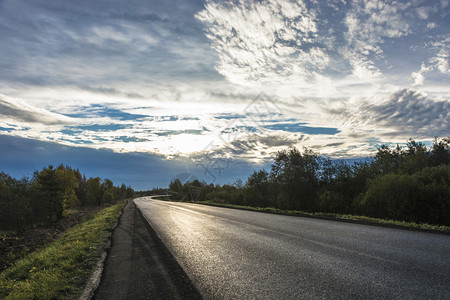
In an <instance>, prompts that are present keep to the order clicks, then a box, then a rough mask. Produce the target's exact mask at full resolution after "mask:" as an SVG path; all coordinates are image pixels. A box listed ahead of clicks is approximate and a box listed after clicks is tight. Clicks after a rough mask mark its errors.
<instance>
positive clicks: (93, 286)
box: [78, 199, 134, 300]
mask: <svg viewBox="0 0 450 300" xmlns="http://www.w3.org/2000/svg"><path fill="white" fill-rule="evenodd" d="M130 201H133V199H130V200H128V201H127V203H126V204H125V205H124V206H123V207H122V210H121V211H120V216H119V217H118V218H117V221H116V223H114V225H113V226H112V228H111V230H110V231H109V233H108V236H107V237H106V239H107V242H106V245H104V246H103V247H102V249H101V251H100V257H99V258H98V259H97V262H96V264H95V268H94V270H93V271H92V273H91V276H90V277H89V279H88V280H87V282H86V284H85V286H84V289H83V293H82V294H81V296H80V297H79V298H78V299H79V300H89V299H91V298H92V297H93V296H94V294H95V292H96V291H97V289H98V287H99V286H100V281H101V279H102V274H103V267H104V265H105V260H106V257H107V256H108V252H109V250H110V249H111V237H112V235H113V232H114V230H115V229H116V228H117V226H118V225H119V223H120V218H121V217H122V215H123V211H124V209H125V207H126V206H127V205H128V204H129V202H130ZM133 205H134V203H133Z"/></svg>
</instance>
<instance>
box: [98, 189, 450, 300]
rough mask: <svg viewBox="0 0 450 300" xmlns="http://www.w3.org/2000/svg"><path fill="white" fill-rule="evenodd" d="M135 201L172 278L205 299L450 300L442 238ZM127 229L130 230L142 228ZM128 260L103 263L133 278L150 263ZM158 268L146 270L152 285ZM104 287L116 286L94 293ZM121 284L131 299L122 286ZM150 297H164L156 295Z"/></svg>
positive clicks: (449, 241) (449, 268) (448, 243)
mask: <svg viewBox="0 0 450 300" xmlns="http://www.w3.org/2000/svg"><path fill="white" fill-rule="evenodd" d="M134 202H135V203H136V205H137V207H138V208H139V210H140V211H141V212H142V214H143V216H144V217H145V219H146V220H147V221H148V223H149V224H150V226H151V228H153V230H154V232H156V234H157V237H159V238H158V241H159V242H161V241H162V242H163V243H164V245H162V246H164V247H167V249H168V250H169V251H170V254H171V255H172V256H173V258H175V260H176V262H177V263H178V265H179V266H181V268H182V269H183V272H181V273H180V274H185V275H187V276H188V277H189V279H190V281H189V282H192V283H193V285H194V286H195V287H196V289H197V290H198V291H199V293H200V294H201V296H203V298H205V299H450V236H449V235H443V234H435V233H428V232H418V231H409V230H403V229H393V228H383V227H376V226H369V225H361V224H351V223H343V222H336V221H330V220H320V219H312V218H304V217H293V216H283V215H273V214H264V213H258V212H251V211H243V210H235V209H227V208H219V207H210V206H204V205H196V204H188V203H172V202H167V201H157V200H152V199H151V198H149V197H146V198H145V197H144V198H139V199H135V200H134ZM141 221H142V218H141ZM134 226H135V231H139V230H141V229H138V228H137V227H139V228H140V227H141V226H142V227H145V225H141V224H135V225H134ZM137 239H138V241H134V242H133V243H134V244H139V243H141V244H143V245H141V248H142V251H149V252H152V251H154V248H153V246H151V245H146V243H147V241H146V240H142V241H140V240H139V238H137ZM113 241H114V237H113ZM160 246H161V245H160ZM164 247H163V248H164ZM157 248H158V247H157ZM113 249H114V245H113ZM167 249H166V250H167ZM166 254H167V253H166ZM136 255H137V256H139V255H141V256H144V257H147V256H148V257H149V258H146V259H144V257H143V258H142V259H140V258H136V257H133V256H136ZM130 256H131V257H129V259H130V260H131V267H130V266H129V264H130V263H129V262H127V261H119V262H117V263H116V262H111V261H110V262H109V264H110V268H111V267H112V268H114V269H117V268H118V266H119V265H118V264H124V268H123V270H125V271H124V273H123V277H124V278H127V276H134V277H133V278H136V276H135V275H134V274H133V273H134V272H142V271H140V270H141V269H144V271H143V272H144V273H145V272H147V271H148V269H149V268H151V267H150V266H152V265H158V264H159V262H158V257H153V254H148V253H147V254H145V255H144V254H142V253H139V252H137V253H136V251H134V252H131V254H130ZM134 260H137V263H133V261H134ZM163 261H164V260H163ZM133 265H134V268H133V267H132V266H133ZM107 268H108V264H107ZM136 269H137V271H136ZM164 269H165V267H162V268H161V269H158V268H157V269H155V272H156V274H153V275H154V276H155V278H157V277H158V276H161V275H158V274H157V273H158V270H159V271H162V270H164ZM133 270H134V271H133ZM106 271H107V270H106ZM163 273H164V272H163ZM162 276H163V277H164V276H165V275H162ZM183 276H184V275H183ZM138 277H139V276H138ZM137 280H139V278H137ZM125 281H126V280H125V279H124V282H125ZM141 281H142V280H141ZM144 282H145V280H144ZM189 282H187V283H184V284H189ZM111 284H112V285H115V284H116V283H114V282H111V283H110V285H105V284H103V289H106V290H108V287H111ZM117 284H119V285H120V284H122V283H120V282H119V283H117ZM130 284H131V285H133V284H134V283H130ZM146 284H148V285H150V286H152V284H150V283H142V284H141V285H140V286H139V285H137V286H136V287H134V288H142V289H143V290H142V291H145V288H146V286H147V285H146ZM174 284H175V285H177V284H180V282H178V283H177V282H176V281H175V282H174ZM123 285H124V286H123V289H124V290H126V291H128V293H129V294H128V295H131V294H132V293H131V294H130V286H128V287H127V286H126V285H127V284H125V283H123ZM156 286H158V285H157V284H156ZM161 287H162V286H161ZM171 289H172V290H177V289H180V287H179V286H175V287H172V288H171ZM171 289H170V288H169V290H171ZM155 291H156V292H155V293H156V294H155V295H156V296H158V295H160V296H162V297H163V296H165V293H166V292H165V291H164V290H162V289H159V290H158V289H156V290H155ZM136 293H137V292H136ZM174 293H175V292H174ZM137 294H139V293H137ZM175 294H176V293H175ZM114 295H116V294H113V295H112V296H114ZM178 295H180V292H178ZM181 295H183V294H182V293H181ZM184 295H185V297H184V298H186V299H191V298H190V297H192V298H195V297H198V294H192V295H189V294H184ZM116 296H117V295H116ZM181 297H183V296H181ZM169 298H170V297H169ZM104 299H106V298H104ZM110 299H112V298H110ZM117 299H119V298H117ZM121 299H124V298H121ZM149 299H150V298H149ZM153 299H156V298H153Z"/></svg>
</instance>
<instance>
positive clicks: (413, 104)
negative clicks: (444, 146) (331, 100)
mask: <svg viewBox="0 0 450 300" xmlns="http://www.w3.org/2000/svg"><path fill="white" fill-rule="evenodd" d="M344 106H347V107H346V108H341V109H331V110H329V113H331V114H332V115H333V116H334V117H335V118H337V119H340V120H342V121H344V120H345V122H344V123H343V124H342V125H341V127H340V128H341V129H342V130H343V131H344V133H345V134H350V133H352V132H353V133H355V132H358V131H359V130H361V129H363V130H366V136H368V135H370V133H369V132H370V131H373V134H372V135H375V136H378V137H383V136H384V137H413V138H432V137H434V136H446V135H448V133H449V132H450V124H449V121H448V120H450V102H449V101H448V100H445V99H431V98H429V97H427V96H426V95H423V94H422V93H420V92H418V91H414V90H408V89H402V90H399V91H397V92H395V93H393V94H391V95H389V96H388V97H386V98H384V99H370V100H369V99H365V100H364V101H362V102H360V103H359V104H356V105H355V104H353V107H351V108H350V107H349V103H347V104H344Z"/></svg>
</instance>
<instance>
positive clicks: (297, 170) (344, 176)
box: [169, 137, 450, 226]
mask: <svg viewBox="0 0 450 300" xmlns="http://www.w3.org/2000/svg"><path fill="white" fill-rule="evenodd" d="M169 191H170V192H171V194H172V195H173V197H174V198H175V199H178V200H185V201H186V200H199V201H205V200H206V201H212V202H216V203H228V204H237V205H245V206H252V207H273V208H279V209H285V210H298V211H304V212H326V213H339V214H354V215H362V216H368V217H376V218H383V219H394V220H399V221H408V222H417V223H429V224H436V225H447V226H448V225H450V137H448V138H436V139H435V140H434V142H433V144H432V145H431V147H429V148H427V147H426V146H425V145H424V144H423V143H421V142H416V141H414V140H412V139H410V140H408V141H407V143H406V146H404V147H400V146H399V145H397V146H396V147H389V146H386V145H383V146H381V147H380V148H378V149H377V152H376V154H375V156H374V157H372V158H370V159H366V160H363V161H358V162H355V163H352V164H350V163H348V162H346V161H344V160H332V159H329V158H326V157H324V156H321V155H319V154H318V153H315V152H314V151H312V150H309V149H306V148H304V149H303V151H300V150H299V149H297V148H290V149H286V150H283V151H279V152H277V153H276V155H275V158H274V161H273V163H272V165H271V168H270V170H269V171H266V170H264V169H263V170H258V171H254V172H253V174H251V175H250V176H249V177H248V178H247V180H246V182H245V183H244V182H243V181H242V180H237V181H236V182H235V183H234V184H225V185H222V186H221V185H219V184H216V185H215V186H210V185H207V184H206V183H205V182H199V181H198V180H195V181H193V182H186V183H181V182H180V181H179V180H178V179H176V180H174V181H173V182H171V183H170V186H169Z"/></svg>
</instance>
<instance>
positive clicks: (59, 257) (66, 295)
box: [0, 200, 127, 299]
mask: <svg viewBox="0 0 450 300" xmlns="http://www.w3.org/2000/svg"><path fill="white" fill-rule="evenodd" d="M126 203H127V200H124V201H120V202H118V203H116V204H114V205H113V206H110V207H107V208H104V209H102V210H100V211H99V212H98V213H96V214H95V215H94V216H93V217H92V218H90V219H89V220H87V221H85V222H83V223H80V224H78V225H76V226H75V227H73V229H71V230H70V231H68V232H67V233H66V234H64V235H63V236H62V237H61V238H59V239H57V240H55V241H54V242H52V243H51V244H49V245H48V246H47V247H46V248H44V249H42V250H39V251H36V252H32V253H30V254H29V255H27V256H26V257H24V258H23V259H21V260H18V261H17V262H16V263H15V264H14V265H13V266H11V267H10V268H8V269H6V270H4V271H3V272H2V273H1V274H0V298H2V299H77V298H79V297H80V296H81V294H82V293H83V292H84V293H83V294H86V292H85V291H84V290H85V286H86V282H87V280H88V278H89V277H90V276H91V274H92V272H93V271H94V269H95V268H96V265H97V264H98V260H99V258H101V257H102V253H103V252H104V249H105V247H106V245H107V244H108V242H109V237H110V235H111V231H112V229H113V228H114V227H115V225H116V224H117V220H118V218H119V217H120V214H121V212H122V209H123V207H124V206H125V204H126ZM87 289H89V287H87Z"/></svg>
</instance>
